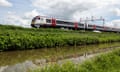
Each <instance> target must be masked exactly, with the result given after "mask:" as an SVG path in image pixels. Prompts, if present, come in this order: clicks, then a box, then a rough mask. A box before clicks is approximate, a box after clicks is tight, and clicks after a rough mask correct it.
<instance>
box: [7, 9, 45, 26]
mask: <svg viewBox="0 0 120 72" xmlns="http://www.w3.org/2000/svg"><path fill="white" fill-rule="evenodd" d="M37 15H40V13H39V12H38V11H37V10H36V9H34V10H32V11H29V12H25V13H23V16H19V15H17V14H16V12H10V11H9V12H8V15H7V16H6V20H7V23H9V24H12V25H17V26H22V27H30V24H31V20H32V18H33V17H35V16H37ZM41 15H44V14H41Z"/></svg>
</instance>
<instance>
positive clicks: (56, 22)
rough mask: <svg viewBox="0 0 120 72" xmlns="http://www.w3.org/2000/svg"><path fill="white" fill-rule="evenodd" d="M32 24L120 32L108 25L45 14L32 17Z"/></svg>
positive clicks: (36, 26) (35, 26)
mask: <svg viewBox="0 0 120 72" xmlns="http://www.w3.org/2000/svg"><path fill="white" fill-rule="evenodd" d="M31 26H32V27H34V28H40V27H52V28H68V29H75V30H80V29H81V30H82V29H85V30H99V31H107V32H120V29H119V28H112V27H106V26H98V25H93V24H85V23H80V22H74V21H69V20H60V19H55V18H47V17H43V16H36V17H34V18H33V19H32V22H31Z"/></svg>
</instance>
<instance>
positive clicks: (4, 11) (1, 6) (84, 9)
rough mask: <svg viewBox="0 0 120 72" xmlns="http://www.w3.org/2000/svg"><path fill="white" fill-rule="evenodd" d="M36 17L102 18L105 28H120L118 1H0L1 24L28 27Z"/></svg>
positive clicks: (119, 4) (119, 5)
mask: <svg viewBox="0 0 120 72" xmlns="http://www.w3.org/2000/svg"><path fill="white" fill-rule="evenodd" d="M36 15H41V16H48V17H56V18H61V19H71V20H74V21H79V20H80V18H82V19H85V18H86V17H89V18H90V17H91V16H94V18H99V17H100V16H102V17H103V18H105V20H106V24H105V25H106V26H111V27H114V26H117V27H119V28H120V1H119V0H101V1H98V0H89V1H88V0H52V1H51V0H0V23H1V24H11V25H18V26H23V27H29V26H30V22H31V19H32V18H33V17H34V16H36ZM90 23H93V22H90ZM95 23H98V22H95ZM98 24H99V23H98Z"/></svg>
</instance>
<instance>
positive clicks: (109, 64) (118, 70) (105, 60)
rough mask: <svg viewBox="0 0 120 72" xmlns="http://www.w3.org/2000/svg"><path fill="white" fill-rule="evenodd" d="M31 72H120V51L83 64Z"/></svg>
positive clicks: (52, 67)
mask: <svg viewBox="0 0 120 72" xmlns="http://www.w3.org/2000/svg"><path fill="white" fill-rule="evenodd" d="M31 72H120V49H117V50H114V51H112V52H109V53H105V54H102V55H99V56H96V57H94V58H92V59H89V60H86V61H85V62H83V63H81V64H74V63H71V62H68V63H65V64H62V65H58V64H54V65H48V66H46V67H43V68H38V69H36V70H32V71H31Z"/></svg>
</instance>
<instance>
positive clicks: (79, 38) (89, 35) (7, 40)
mask: <svg viewBox="0 0 120 72" xmlns="http://www.w3.org/2000/svg"><path fill="white" fill-rule="evenodd" d="M119 35H120V34H117V33H112V32H111V33H109V32H106V33H104V32H103V33H93V32H89V31H86V32H82V31H73V30H60V29H53V28H40V29H35V28H22V27H15V26H4V25H0V51H6V50H27V49H38V48H51V47H62V46H79V45H86V44H99V43H110V42H117V41H120V36H119Z"/></svg>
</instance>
